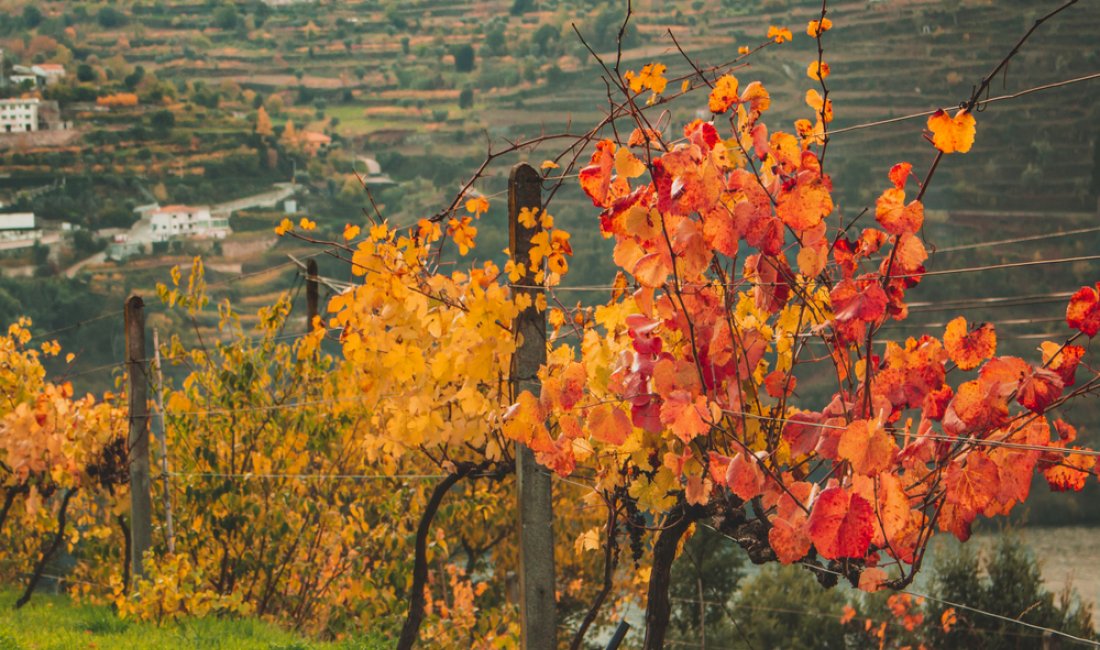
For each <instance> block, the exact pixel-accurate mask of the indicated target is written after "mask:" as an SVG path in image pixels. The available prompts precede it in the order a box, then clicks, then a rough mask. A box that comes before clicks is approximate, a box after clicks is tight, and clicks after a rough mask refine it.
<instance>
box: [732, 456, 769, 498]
mask: <svg viewBox="0 0 1100 650" xmlns="http://www.w3.org/2000/svg"><path fill="white" fill-rule="evenodd" d="M725 478H726V480H725V482H726V486H727V487H729V490H730V492H733V493H734V494H736V495H737V496H739V497H741V499H742V500H744V501H748V500H750V499H754V498H756V497H758V496H760V494H761V493H762V492H763V491H764V472H763V471H762V470H761V469H760V461H759V460H758V459H757V458H756V457H755V456H751V455H750V456H746V455H745V452H740V453H738V454H737V455H736V456H734V457H733V460H731V461H730V464H729V467H727V468H726V477H725Z"/></svg>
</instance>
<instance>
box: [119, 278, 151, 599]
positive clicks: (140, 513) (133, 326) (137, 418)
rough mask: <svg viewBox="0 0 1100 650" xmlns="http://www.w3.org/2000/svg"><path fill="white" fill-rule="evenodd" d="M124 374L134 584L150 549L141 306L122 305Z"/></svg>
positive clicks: (132, 301) (136, 301)
mask: <svg viewBox="0 0 1100 650" xmlns="http://www.w3.org/2000/svg"><path fill="white" fill-rule="evenodd" d="M125 314H126V319H125V322H126V372H127V373H129V375H130V395H129V397H130V435H129V445H128V447H127V449H128V452H129V453H128V454H127V457H128V458H129V460H130V561H131V563H132V567H133V576H134V579H135V580H136V579H137V578H139V577H143V576H144V575H145V573H144V570H143V568H142V564H141V562H142V558H143V557H144V556H145V551H147V550H148V549H149V548H150V547H152V545H153V496H152V487H151V485H150V481H149V402H148V400H149V373H148V371H147V370H148V363H146V359H145V303H144V302H143V301H142V300H141V297H140V296H130V298H129V299H128V300H127V301H126V310H125Z"/></svg>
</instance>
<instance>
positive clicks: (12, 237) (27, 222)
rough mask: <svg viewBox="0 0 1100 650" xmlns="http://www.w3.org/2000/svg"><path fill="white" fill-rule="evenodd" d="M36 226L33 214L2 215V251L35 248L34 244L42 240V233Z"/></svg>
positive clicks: (0, 245)
mask: <svg viewBox="0 0 1100 650" xmlns="http://www.w3.org/2000/svg"><path fill="white" fill-rule="evenodd" d="M35 225H36V222H35V218H34V213H33V212H8V213H5V214H0V250H16V249H19V248H30V247H31V246H34V242H36V241H38V240H39V239H41V238H42V231H41V230H40V229H38V228H36V227H35Z"/></svg>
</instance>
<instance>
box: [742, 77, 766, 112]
mask: <svg viewBox="0 0 1100 650" xmlns="http://www.w3.org/2000/svg"><path fill="white" fill-rule="evenodd" d="M741 103H742V104H748V105H749V111H750V112H752V113H755V114H756V115H759V114H761V113H763V112H764V111H766V110H768V109H769V108H771V105H772V97H771V95H769V94H768V89H767V88H765V87H764V84H762V83H760V82H759V81H753V82H750V83H749V85H747V86H745V89H744V90H743V91H741Z"/></svg>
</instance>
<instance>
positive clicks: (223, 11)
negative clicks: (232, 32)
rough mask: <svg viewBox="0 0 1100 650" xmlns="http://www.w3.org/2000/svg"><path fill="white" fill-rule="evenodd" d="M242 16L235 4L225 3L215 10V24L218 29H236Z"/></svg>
mask: <svg viewBox="0 0 1100 650" xmlns="http://www.w3.org/2000/svg"><path fill="white" fill-rule="evenodd" d="M239 21H240V16H238V15H237V8H236V7H234V6H233V5H223V6H221V7H218V8H217V10H215V11H214V26H215V27H217V28H218V29H236V28H237V23H238V22H239Z"/></svg>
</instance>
